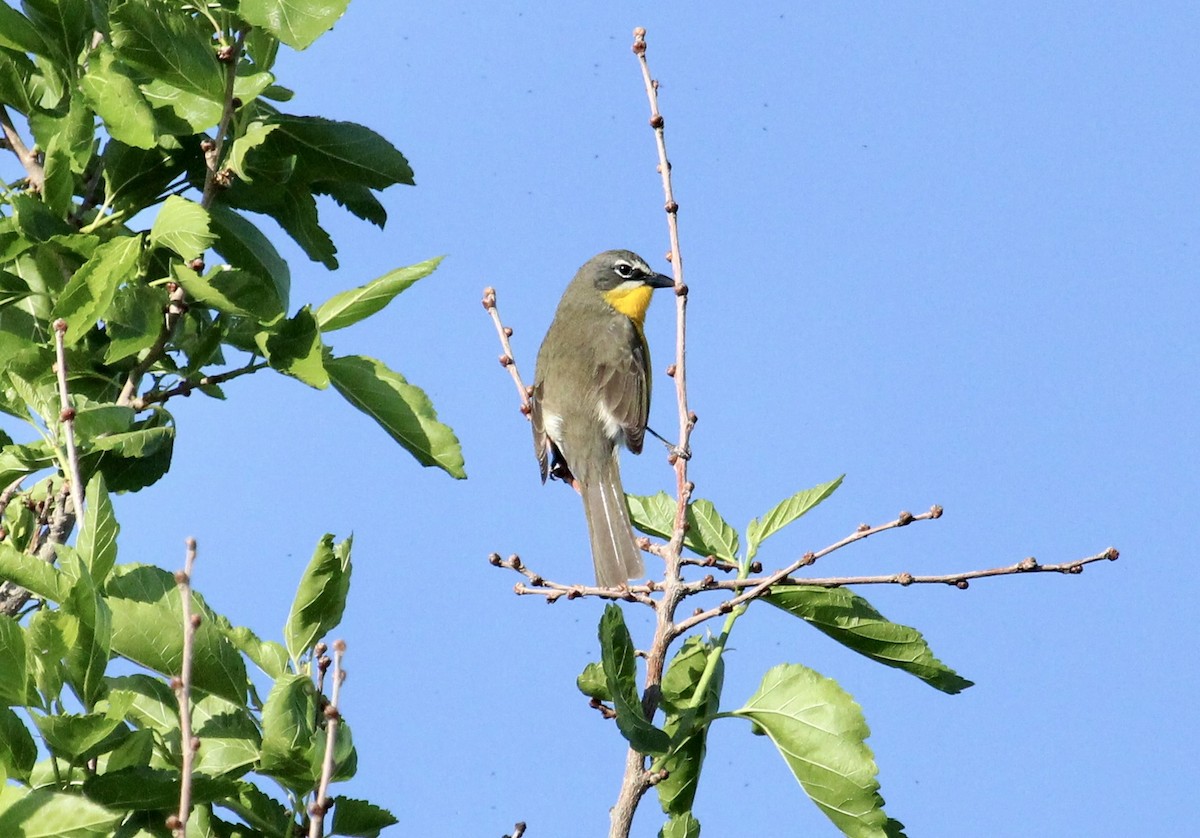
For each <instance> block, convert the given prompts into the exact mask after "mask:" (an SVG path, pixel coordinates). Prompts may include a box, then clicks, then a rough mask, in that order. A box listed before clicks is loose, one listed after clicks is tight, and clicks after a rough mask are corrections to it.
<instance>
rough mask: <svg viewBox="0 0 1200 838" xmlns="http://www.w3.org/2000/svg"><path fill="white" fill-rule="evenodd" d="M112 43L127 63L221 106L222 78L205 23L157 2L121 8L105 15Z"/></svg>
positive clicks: (117, 7)
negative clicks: (110, 30) (110, 28)
mask: <svg viewBox="0 0 1200 838" xmlns="http://www.w3.org/2000/svg"><path fill="white" fill-rule="evenodd" d="M109 23H110V25H111V27H112V32H111V41H112V45H113V47H115V49H116V52H117V56H118V57H119V58H120V59H121V60H123V61H125V62H126V63H128V64H130V65H132V66H134V67H136V68H138V69H140V70H142V71H144V72H145V73H146V74H147V75H149V76H151V77H153V78H160V79H163V80H165V81H167V82H168V83H170V84H173V85H176V86H177V87H179V88H180V89H182V90H186V91H189V92H191V93H195V94H197V95H199V96H203V97H204V98H206V99H209V100H211V101H213V102H220V101H221V100H222V98H223V96H224V94H225V73H224V70H223V68H222V66H221V64H220V62H218V61H217V54H216V50H215V49H214V48H213V45H212V34H213V33H212V29H211V27H210V26H209V24H208V22H207V21H205V20H204V19H203V18H201V17H199V16H196V17H193V16H191V15H185V14H179V13H178V12H177V11H176V10H175V9H174V8H171V7H170V6H168V5H165V4H160V3H120V4H118V5H116V6H114V8H113V9H112V11H111V13H110V16H109Z"/></svg>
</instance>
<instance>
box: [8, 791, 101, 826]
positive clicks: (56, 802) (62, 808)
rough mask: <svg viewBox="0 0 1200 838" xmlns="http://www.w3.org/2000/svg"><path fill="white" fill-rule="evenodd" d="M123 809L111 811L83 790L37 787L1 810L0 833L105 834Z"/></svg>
mask: <svg viewBox="0 0 1200 838" xmlns="http://www.w3.org/2000/svg"><path fill="white" fill-rule="evenodd" d="M122 818H124V813H122V812H113V811H110V810H108V809H106V808H104V807H103V806H101V805H99V804H98V803H93V802H92V801H90V800H88V799H87V798H85V797H83V796H82V795H80V794H70V793H67V792H60V791H54V790H52V789H50V788H38V789H33V790H32V791H28V792H25V793H24V794H22V796H21V797H19V798H18V799H17V800H16V801H15V802H14V803H12V805H10V806H9V807H8V808H7V809H5V810H4V811H2V812H0V835H12V836H20V838H93V836H95V838H104V836H109V835H111V834H112V831H113V829H114V828H115V827H116V825H117V824H118V823H119V822H120V821H121V820H122Z"/></svg>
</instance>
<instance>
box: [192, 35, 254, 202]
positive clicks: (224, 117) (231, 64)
mask: <svg viewBox="0 0 1200 838" xmlns="http://www.w3.org/2000/svg"><path fill="white" fill-rule="evenodd" d="M245 39H246V32H245V30H238V33H237V37H236V38H235V39H234V41H233V46H231V47H228V48H227V49H225V50H223V51H222V54H221V60H222V61H224V62H225V64H226V66H227V68H228V69H227V71H226V73H225V99H224V106H223V107H222V109H221V122H220V124H219V125H218V126H217V137H216V140H214V141H213V142H212V144H211V145H210V146H207V147H205V149H204V161H205V163H206V164H207V170H206V171H205V173H204V193H203V195H202V196H201V198H200V206H202V207H204V208H205V209H208V208H209V207H210V206H212V203H213V200H214V199H215V198H216V197H217V191H218V190H219V189H221V188H222V187H223V186H224V185H225V184H224V183H223V182H222V181H223V178H222V176H221V171H220V168H219V167H220V165H221V156H222V155H223V154H224V152H225V135H226V134H228V133H229V121H230V120H231V119H232V118H233V112H234V110H235V108H234V96H233V85H234V82H235V81H236V80H237V66H238V61H239V60H240V59H241V55H242V43H243V41H245Z"/></svg>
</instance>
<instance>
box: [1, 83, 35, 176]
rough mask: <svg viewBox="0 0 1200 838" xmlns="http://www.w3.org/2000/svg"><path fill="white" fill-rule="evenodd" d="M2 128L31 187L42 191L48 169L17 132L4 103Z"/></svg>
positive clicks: (2, 107)
mask: <svg viewBox="0 0 1200 838" xmlns="http://www.w3.org/2000/svg"><path fill="white" fill-rule="evenodd" d="M0 128H2V129H3V130H4V139H5V140H6V141H7V145H8V147H9V148H10V149H12V153H13V154H15V155H17V159H18V160H20V161H21V165H22V166H23V167H24V168H25V174H26V175H27V176H28V181H29V189H30V190H31V191H33V192H41V191H42V187H44V186H45V185H46V170H45V169H44V168H43V167H42V162H41V161H40V160H38V156H37V153H36V152H35V151H33V150H32V149H31V148H29V147H28V146H26V145H25V141H24V140H22V139H21V135H20V134H18V133H17V129H16V127H15V126H14V125H13V122H12V117H10V116H9V115H8V108H6V107H4V106H3V105H0Z"/></svg>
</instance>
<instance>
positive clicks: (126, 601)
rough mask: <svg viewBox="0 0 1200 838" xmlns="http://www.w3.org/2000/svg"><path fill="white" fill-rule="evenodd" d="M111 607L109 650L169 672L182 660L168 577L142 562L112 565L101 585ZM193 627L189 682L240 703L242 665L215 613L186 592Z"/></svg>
mask: <svg viewBox="0 0 1200 838" xmlns="http://www.w3.org/2000/svg"><path fill="white" fill-rule="evenodd" d="M106 588H107V592H108V597H107V601H108V604H109V607H110V608H111V609H112V618H113V641H112V650H113V652H115V653H116V654H119V655H121V656H123V657H125V658H128V659H129V660H131V661H133V662H134V663H139V664H141V665H142V666H144V667H146V668H147V669H152V670H154V671H155V672H158V673H161V674H163V675H166V676H167V677H171V676H174V675H178V674H179V671H180V664H181V662H182V660H183V604H182V602H181V600H180V594H179V589H178V588H177V586H176V584H175V579H174V577H173V576H172V575H171V574H170V573H167V572H166V571H165V570H162V569H160V568H156V567H150V566H147V565H118V566H117V567H116V568H114V570H113V573H112V576H111V577H110V578H109V580H108V584H107V586H106ZM192 611H193V613H198V614H201V615H202V617H203V619H202V621H201V623H200V627H199V628H198V629H196V635H195V638H194V645H193V657H192V683H194V684H195V685H196V686H197V687H199V688H200V689H202V690H207V691H208V692H211V693H214V694H216V695H219V696H221V697H222V698H225V699H228V700H229V701H232V702H234V703H235V704H238V705H243V704H244V703H245V696H246V688H247V681H246V665H245V663H243V662H242V656H241V655H240V654H238V652H237V650H236V649H234V648H233V645H232V644H231V643H230V642H229V641H228V640H227V639H226V638H225V637H224V636H223V635H222V633H221V630H220V629H219V628H218V627H217V625H216V615H214V614H213V613H212V611H211V610H210V609H209V608H208V606H207V605H206V604H205V602H204V600H203V598H202V597H201V596H200V595H199V594H197V593H196V592H195V591H193V592H192Z"/></svg>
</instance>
